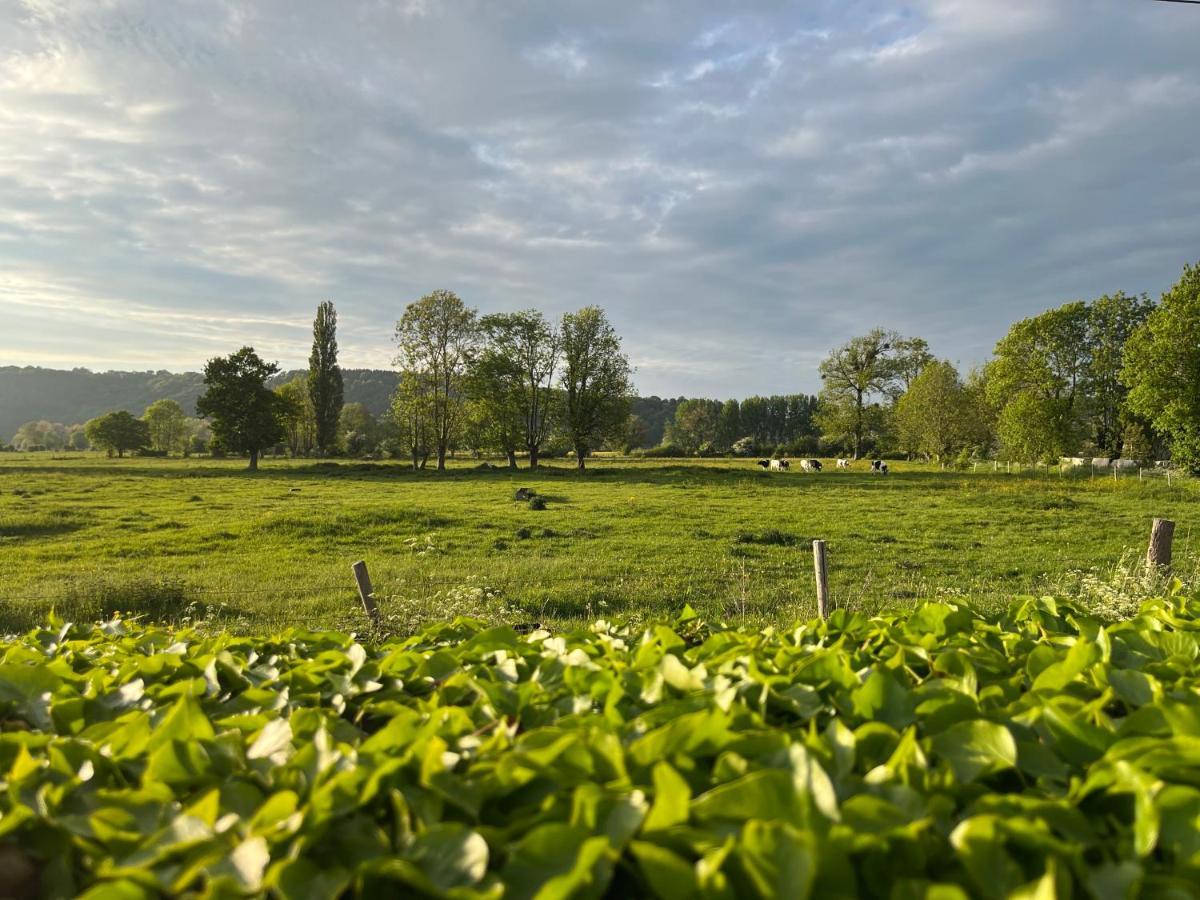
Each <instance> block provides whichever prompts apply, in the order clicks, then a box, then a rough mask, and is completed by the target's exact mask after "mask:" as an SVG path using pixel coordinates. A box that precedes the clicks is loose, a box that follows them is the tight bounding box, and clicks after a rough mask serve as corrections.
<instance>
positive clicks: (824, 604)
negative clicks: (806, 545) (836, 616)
mask: <svg viewBox="0 0 1200 900" xmlns="http://www.w3.org/2000/svg"><path fill="white" fill-rule="evenodd" d="M813 572H814V573H815V574H816V577H817V614H818V615H819V616H820V617H821V618H822V619H828V618H829V566H828V565H827V564H826V562H825V542H824V541H813Z"/></svg>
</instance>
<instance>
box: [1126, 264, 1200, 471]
mask: <svg viewBox="0 0 1200 900" xmlns="http://www.w3.org/2000/svg"><path fill="white" fill-rule="evenodd" d="M1121 380H1122V381H1123V382H1124V383H1125V385H1126V386H1128V388H1129V398H1128V406H1129V409H1130V410H1131V411H1132V412H1133V413H1135V414H1137V415H1140V416H1144V417H1145V418H1146V419H1147V420H1148V421H1149V422H1150V424H1151V425H1152V426H1153V427H1154V429H1155V430H1156V431H1158V432H1160V433H1161V434H1163V435H1165V436H1166V438H1167V440H1168V442H1169V444H1170V447H1171V457H1172V458H1173V459H1174V460H1175V461H1176V462H1177V463H1179V464H1180V465H1182V466H1185V467H1186V468H1188V469H1190V470H1191V471H1192V472H1197V473H1200V263H1197V264H1196V265H1187V266H1184V268H1183V276H1182V277H1181V278H1180V279H1179V281H1178V283H1176V284H1175V286H1174V287H1172V288H1171V289H1170V290H1169V291H1167V292H1166V293H1165V294H1163V296H1162V300H1161V302H1160V303H1159V304H1158V306H1157V307H1156V308H1155V309H1154V311H1153V312H1151V313H1150V314H1149V315H1148V316H1147V318H1146V321H1145V322H1144V323H1143V324H1142V325H1141V326H1140V327H1139V328H1138V329H1137V330H1136V331H1135V332H1134V333H1133V335H1132V336H1131V337H1130V338H1129V342H1128V344H1127V345H1126V347H1125V362H1124V367H1123V369H1122V371H1121Z"/></svg>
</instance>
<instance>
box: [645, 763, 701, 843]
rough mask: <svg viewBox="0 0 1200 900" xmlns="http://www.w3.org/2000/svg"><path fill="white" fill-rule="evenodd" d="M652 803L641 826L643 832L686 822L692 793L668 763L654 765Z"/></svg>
mask: <svg viewBox="0 0 1200 900" xmlns="http://www.w3.org/2000/svg"><path fill="white" fill-rule="evenodd" d="M653 778H654V802H653V804H652V805H651V806H650V812H649V814H648V815H647V816H646V820H645V822H643V824H642V829H643V830H644V831H647V832H650V831H660V830H662V829H663V828H670V827H671V826H672V825H679V824H682V823H684V822H686V821H687V820H688V810H689V806H690V804H691V800H692V791H691V788H690V787H688V783H687V782H686V781H684V779H683V777H682V776H681V775H680V774H679V773H678V772H676V771H675V769H674V768H672V767H671V765H670V764H669V763H665V762H659V763H655V765H654V770H653Z"/></svg>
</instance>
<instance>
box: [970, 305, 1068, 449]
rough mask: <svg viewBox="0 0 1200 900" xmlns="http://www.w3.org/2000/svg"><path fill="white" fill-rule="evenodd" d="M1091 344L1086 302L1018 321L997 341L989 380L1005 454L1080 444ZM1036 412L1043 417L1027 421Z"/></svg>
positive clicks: (998, 432) (1066, 447)
mask: <svg viewBox="0 0 1200 900" xmlns="http://www.w3.org/2000/svg"><path fill="white" fill-rule="evenodd" d="M1088 347H1089V340H1088V309H1087V304H1086V303H1084V302H1082V301H1077V302H1074V303H1068V304H1066V305H1065V306H1061V307H1059V308H1058V309H1052V310H1049V311H1047V312H1044V313H1042V314H1041V315H1037V316H1033V317H1031V318H1028V319H1023V320H1021V321H1020V322H1017V323H1016V324H1015V325H1013V326H1012V328H1010V329H1009V331H1008V334H1007V335H1005V336H1004V337H1003V338H1001V339H1000V341H999V343H997V344H996V354H995V359H993V360H992V362H990V363H989V364H988V366H987V379H986V384H987V393H988V400H989V402H991V403H992V404H993V405H994V406H995V407H996V409H997V411H998V420H997V422H998V426H997V436H998V437H999V438H1000V444H1001V449H1002V450H1003V452H1004V453H1005V454H1006V455H1008V456H1010V457H1012V458H1019V459H1027V460H1030V461H1032V460H1035V459H1041V458H1043V457H1046V456H1050V455H1053V453H1067V452H1073V451H1074V450H1075V449H1076V448H1077V447H1078V445H1079V441H1080V434H1081V432H1082V430H1083V412H1084V410H1085V408H1086V393H1085V392H1084V388H1085V386H1086V382H1087V374H1088V366H1089V363H1090V352H1089V349H1088ZM1014 404H1015V406H1014V408H1013V409H1011V410H1010V409H1008V407H1009V406H1013V405H1014ZM1033 415H1037V416H1041V417H1043V418H1042V419H1041V420H1039V421H1037V422H1032V421H1028V417H1029V416H1033ZM1010 440H1011V441H1015V443H1009V441H1010ZM1051 448H1053V450H1052V449H1051ZM1031 453H1032V454H1033V455H1032V456H1031V455H1030V454H1031Z"/></svg>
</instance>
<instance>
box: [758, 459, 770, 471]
mask: <svg viewBox="0 0 1200 900" xmlns="http://www.w3.org/2000/svg"><path fill="white" fill-rule="evenodd" d="M758 464H759V465H760V466H762V467H763V468H764V469H768V468H770V467H771V461H770V460H769V459H760V460H759V461H758Z"/></svg>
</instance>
